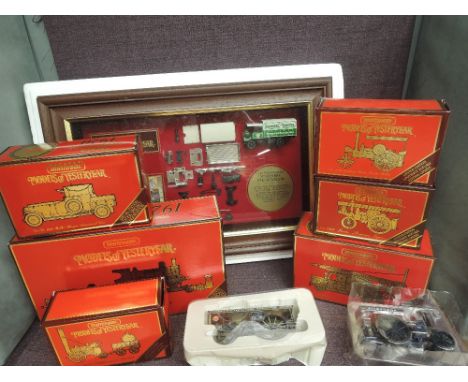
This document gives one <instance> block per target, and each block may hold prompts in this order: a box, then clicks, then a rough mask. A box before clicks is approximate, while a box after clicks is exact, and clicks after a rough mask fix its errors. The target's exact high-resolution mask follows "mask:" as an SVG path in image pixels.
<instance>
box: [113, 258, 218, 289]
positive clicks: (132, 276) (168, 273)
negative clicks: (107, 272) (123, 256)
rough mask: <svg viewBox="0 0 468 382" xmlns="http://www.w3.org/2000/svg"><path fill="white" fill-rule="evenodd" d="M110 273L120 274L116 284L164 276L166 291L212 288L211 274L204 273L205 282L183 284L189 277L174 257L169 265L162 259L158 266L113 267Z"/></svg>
mask: <svg viewBox="0 0 468 382" xmlns="http://www.w3.org/2000/svg"><path fill="white" fill-rule="evenodd" d="M112 273H118V274H119V275H120V278H118V279H117V280H115V281H114V282H115V283H116V284H120V283H125V282H129V281H138V280H144V279H151V278H155V277H161V276H164V278H165V279H166V282H167V290H168V292H179V291H184V292H194V291H198V290H205V289H211V288H213V277H212V275H205V282H204V283H202V284H187V285H183V283H184V281H187V280H189V279H190V278H189V277H187V276H184V275H182V274H181V273H180V266H179V265H178V264H177V262H176V259H175V258H172V259H171V265H170V266H169V267H167V266H166V263H164V261H160V262H159V264H158V268H150V269H142V270H140V269H138V268H136V267H134V268H123V269H115V270H113V271H112Z"/></svg>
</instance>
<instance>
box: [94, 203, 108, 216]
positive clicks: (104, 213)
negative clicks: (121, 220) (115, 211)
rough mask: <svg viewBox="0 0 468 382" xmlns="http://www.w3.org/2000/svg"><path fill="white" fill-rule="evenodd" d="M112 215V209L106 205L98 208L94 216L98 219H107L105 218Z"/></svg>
mask: <svg viewBox="0 0 468 382" xmlns="http://www.w3.org/2000/svg"><path fill="white" fill-rule="evenodd" d="M111 213H112V211H111V209H110V208H109V207H108V206H105V205H100V206H97V207H96V208H95V209H94V215H96V217H98V218H100V219H105V218H107V217H109V215H110V214H111Z"/></svg>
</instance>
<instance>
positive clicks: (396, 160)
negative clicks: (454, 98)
mask: <svg viewBox="0 0 468 382" xmlns="http://www.w3.org/2000/svg"><path fill="white" fill-rule="evenodd" d="M448 116H449V109H448V106H447V104H446V103H445V102H444V101H437V100H381V99H328V98H324V99H322V100H321V102H320V103H319V105H318V106H317V112H316V118H317V122H316V125H317V126H318V129H317V132H318V133H317V134H316V137H315V138H316V139H315V145H316V147H317V151H316V158H315V173H316V174H318V175H324V176H333V177H335V176H336V177H345V178H358V179H368V180H375V181H380V182H385V183H386V182H388V183H394V184H418V185H426V186H431V187H432V186H433V185H434V180H435V173H436V168H437V163H438V160H439V152H440V148H441V145H442V142H443V139H444V135H445V130H446V128H447V121H448Z"/></svg>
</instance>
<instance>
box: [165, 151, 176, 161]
mask: <svg viewBox="0 0 468 382" xmlns="http://www.w3.org/2000/svg"><path fill="white" fill-rule="evenodd" d="M164 159H165V160H166V163H167V164H172V163H173V162H174V157H173V155H172V150H169V151H166V155H165V156H164Z"/></svg>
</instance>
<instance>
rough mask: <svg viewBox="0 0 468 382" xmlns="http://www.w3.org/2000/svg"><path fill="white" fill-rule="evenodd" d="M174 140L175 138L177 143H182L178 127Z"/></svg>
mask: <svg viewBox="0 0 468 382" xmlns="http://www.w3.org/2000/svg"><path fill="white" fill-rule="evenodd" d="M174 138H175V141H176V143H179V142H180V131H179V128H178V127H176V128H175V130H174Z"/></svg>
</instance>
